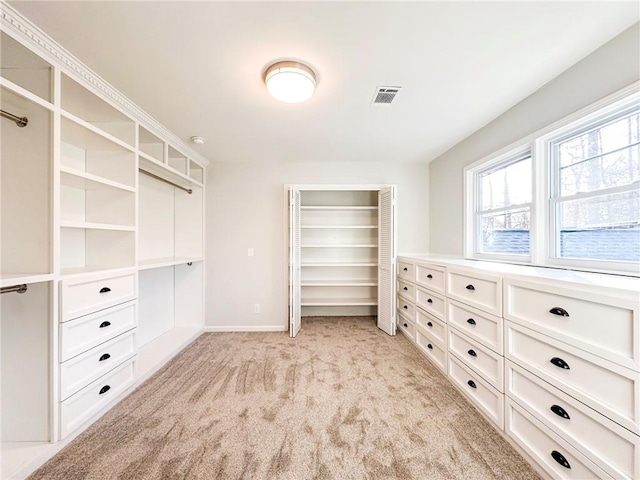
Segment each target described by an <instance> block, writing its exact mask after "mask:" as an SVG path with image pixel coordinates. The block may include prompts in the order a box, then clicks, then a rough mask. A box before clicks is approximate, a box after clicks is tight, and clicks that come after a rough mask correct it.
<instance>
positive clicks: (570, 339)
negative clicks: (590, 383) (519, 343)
mask: <svg viewBox="0 0 640 480" xmlns="http://www.w3.org/2000/svg"><path fill="white" fill-rule="evenodd" d="M505 287H506V288H505V318H508V319H509V320H512V321H514V322H517V323H519V324H521V325H525V326H527V327H530V328H532V329H534V330H536V331H540V332H542V333H545V334H547V335H549V336H552V337H554V338H557V339H559V340H562V341H564V342H567V343H570V344H572V345H575V346H576V347H578V348H582V349H583V350H586V351H588V352H591V353H594V354H596V355H599V356H602V357H604V358H607V359H608V360H611V361H612V362H616V363H619V364H621V365H624V366H627V367H629V368H635V369H638V366H639V365H640V361H639V358H638V355H639V352H638V349H639V348H640V345H639V343H640V342H639V341H638V338H640V328H639V325H638V322H639V321H640V320H639V315H640V314H639V312H638V309H639V308H640V305H639V302H638V301H635V302H633V301H631V300H626V299H622V298H615V297H610V296H605V295H602V294H594V293H592V292H584V291H580V290H576V289H571V290H569V289H567V288H561V287H557V286H551V285H541V284H536V283H528V282H520V281H514V280H508V281H506V282H505Z"/></svg>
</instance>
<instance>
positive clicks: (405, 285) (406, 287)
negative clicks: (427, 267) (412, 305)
mask: <svg viewBox="0 0 640 480" xmlns="http://www.w3.org/2000/svg"><path fill="white" fill-rule="evenodd" d="M398 294H399V295H402V296H403V297H404V298H406V299H407V300H409V301H411V302H415V301H416V286H415V285H414V284H413V283H409V282H406V281H404V280H400V279H398Z"/></svg>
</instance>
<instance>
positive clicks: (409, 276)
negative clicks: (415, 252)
mask: <svg viewBox="0 0 640 480" xmlns="http://www.w3.org/2000/svg"><path fill="white" fill-rule="evenodd" d="M398 277H400V278H401V279H402V280H409V281H410V282H413V281H415V270H414V266H413V263H409V262H403V261H401V260H398Z"/></svg>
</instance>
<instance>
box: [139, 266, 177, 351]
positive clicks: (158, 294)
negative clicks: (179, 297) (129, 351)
mask: <svg viewBox="0 0 640 480" xmlns="http://www.w3.org/2000/svg"><path fill="white" fill-rule="evenodd" d="M174 312H175V290H174V267H164V268H154V269H151V270H143V271H141V272H139V274H138V315H139V316H138V330H137V341H138V347H142V346H144V345H146V344H147V343H149V342H151V341H152V340H153V339H154V338H157V337H159V336H160V335H162V334H163V333H166V332H167V331H169V330H171V329H172V328H173V327H174V326H175V319H174V315H175V314H174Z"/></svg>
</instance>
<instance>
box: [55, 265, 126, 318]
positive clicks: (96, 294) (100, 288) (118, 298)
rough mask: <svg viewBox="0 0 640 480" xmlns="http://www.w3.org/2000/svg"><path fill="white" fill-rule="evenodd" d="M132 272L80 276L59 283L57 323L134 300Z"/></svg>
mask: <svg viewBox="0 0 640 480" xmlns="http://www.w3.org/2000/svg"><path fill="white" fill-rule="evenodd" d="M137 287H138V282H137V277H136V274H135V273H127V274H121V275H116V276H105V275H100V276H93V277H91V278H87V277H82V278H75V279H70V280H62V281H61V282H60V310H61V316H60V318H61V321H62V322H66V321H67V320H71V319H73V318H77V317H80V316H82V315H87V314H89V313H93V312H97V311H98V310H102V309H104V308H107V307H111V306H113V305H117V304H119V303H124V302H126V301H129V300H133V299H135V298H137V296H138V295H137V293H138V288H137Z"/></svg>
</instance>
